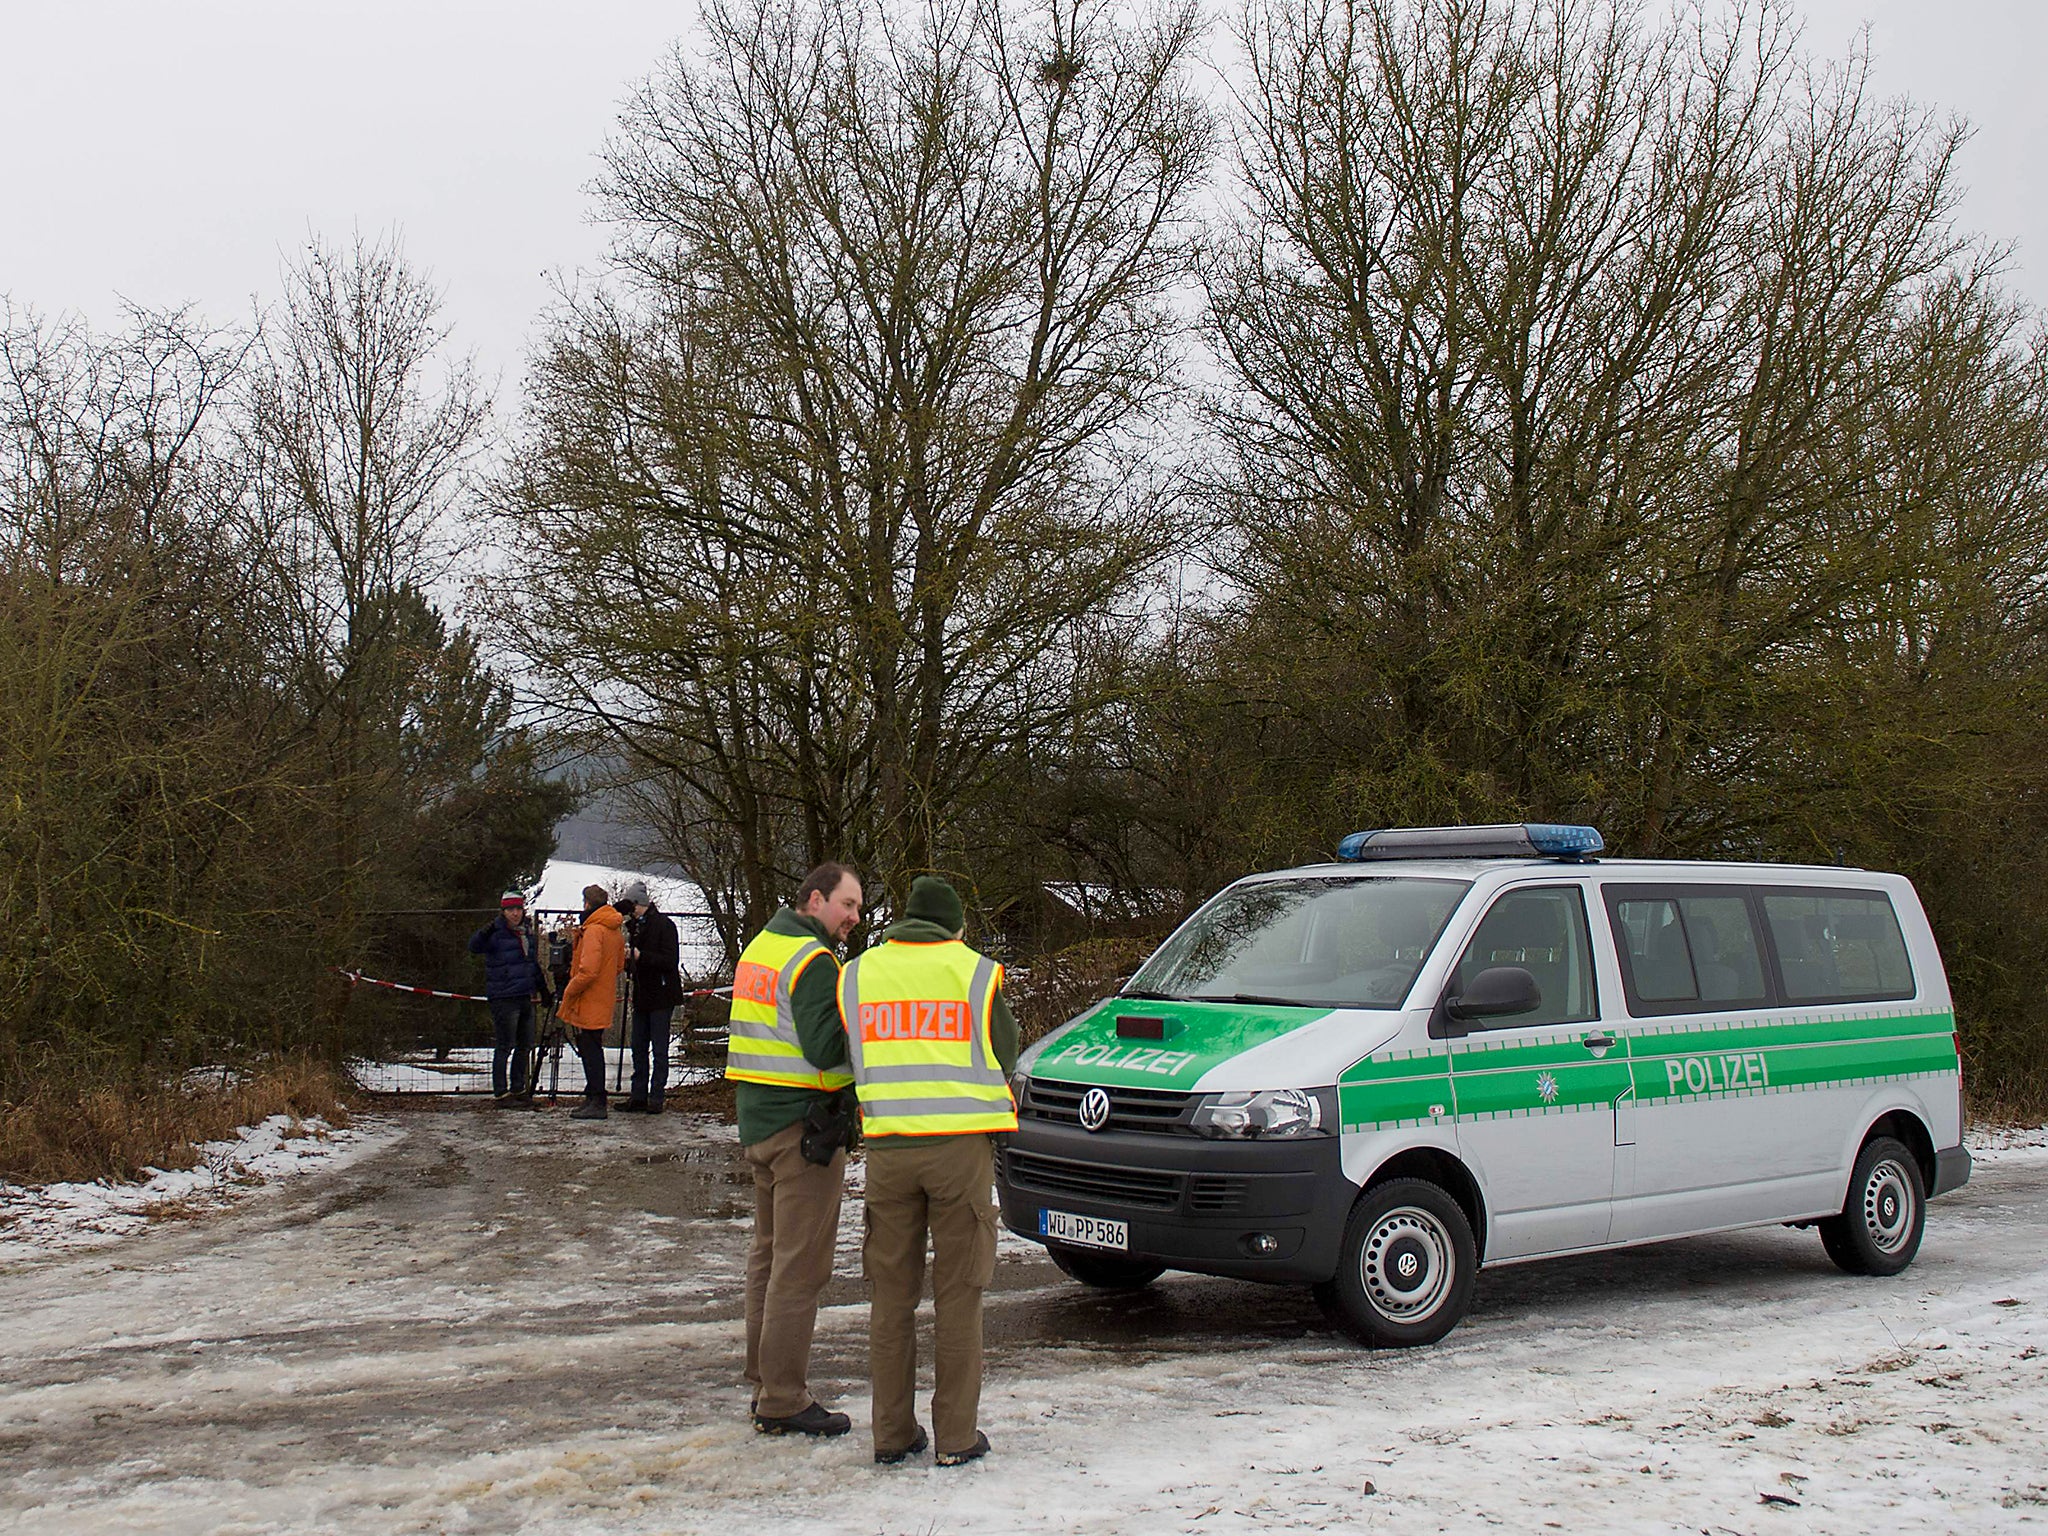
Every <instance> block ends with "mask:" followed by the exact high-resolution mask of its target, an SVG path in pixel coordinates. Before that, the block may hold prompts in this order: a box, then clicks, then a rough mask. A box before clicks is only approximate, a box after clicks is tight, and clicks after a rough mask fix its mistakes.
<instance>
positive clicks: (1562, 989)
mask: <svg viewBox="0 0 2048 1536" xmlns="http://www.w3.org/2000/svg"><path fill="white" fill-rule="evenodd" d="M1496 965H1519V966H1520V967H1522V969H1523V970H1525V971H1527V972H1528V973H1529V974H1530V975H1532V976H1534V977H1535V978H1536V985H1537V986H1538V987H1539V988H1540V989H1541V990H1542V993H1543V1005H1542V1006H1541V1007H1540V1008H1537V1009H1535V1010H1533V1011H1532V1012H1529V1013H1518V1014H1515V1015H1513V1016H1511V1017H1509V1018H1504V1019H1494V1020H1491V1021H1489V1022H1488V1023H1487V1025H1486V1026H1485V1027H1487V1028H1490V1029H1520V1028H1523V1027H1525V1026H1527V1025H1531V1024H1577V1023H1582V1022H1584V1021H1585V1020H1588V1019H1593V1018H1597V1017H1599V1013H1600V1009H1599V1005H1598V1002H1597V1000H1596V998H1595V996H1594V991H1593V947H1592V944H1591V942H1590V941H1589V939H1588V937H1587V931H1586V903H1585V900H1584V898H1583V897H1582V896H1581V895H1580V893H1579V888H1578V887H1577V886H1575V885H1546V886H1539V887H1536V888H1534V889H1526V890H1519V891H1509V892H1507V893H1506V894H1504V895H1503V896H1502V897H1501V898H1500V899H1499V900H1498V901H1496V902H1494V904H1493V905H1492V906H1491V907H1489V908H1488V909H1487V912H1486V916H1485V917H1483V918H1481V919H1480V920H1479V928H1478V931H1477V932H1475V933H1474V934H1473V935H1472V942H1471V943H1470V944H1467V945H1466V946H1465V954H1464V957H1463V958H1462V959H1460V960H1459V961H1458V983H1457V985H1458V990H1459V991H1460V992H1462V991H1464V990H1465V988H1466V987H1468V986H1469V985H1471V982H1472V978H1473V977H1475V976H1477V975H1478V974H1479V973H1480V972H1481V971H1483V970H1486V969H1488V968H1489V967H1492V966H1496Z"/></svg>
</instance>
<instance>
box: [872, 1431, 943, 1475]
mask: <svg viewBox="0 0 2048 1536" xmlns="http://www.w3.org/2000/svg"><path fill="white" fill-rule="evenodd" d="M931 1443H932V1439H931V1436H930V1435H927V1434H926V1433H925V1432H924V1426H923V1425H922V1424H920V1425H918V1426H917V1438H916V1439H914V1440H912V1441H911V1442H910V1444H908V1445H906V1446H904V1447H903V1449H902V1450H900V1451H885V1450H882V1449H880V1448H879V1447H878V1448H877V1449H876V1451H875V1464H876V1465H877V1466H883V1467H894V1466H900V1465H901V1464H902V1463H904V1462H906V1461H908V1460H909V1459H910V1458H911V1457H913V1456H915V1455H916V1454H917V1453H918V1452H919V1451H921V1450H923V1449H924V1448H925V1447H926V1446H928V1445H930V1444H931Z"/></svg>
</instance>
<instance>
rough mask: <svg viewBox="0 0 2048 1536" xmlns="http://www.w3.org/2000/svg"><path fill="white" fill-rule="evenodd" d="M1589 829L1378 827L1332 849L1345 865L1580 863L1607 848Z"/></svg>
mask: <svg viewBox="0 0 2048 1536" xmlns="http://www.w3.org/2000/svg"><path fill="white" fill-rule="evenodd" d="M1606 846H1607V845H1606V843H1605V842H1603V841H1602V839H1601V837H1600V834H1599V833H1598V832H1597V831H1595V830H1594V829H1593V828H1592V827H1575V826H1566V825H1560V824H1558V823H1555V822H1547V821H1504V822H1497V823H1495V824H1493V825H1491V826H1484V827H1382V828H1380V829H1378V830H1376V831H1366V832H1354V833H1352V834H1351V835H1350V836H1349V837H1347V838H1345V839H1344V840H1343V841H1342V842H1341V843H1339V844H1338V845H1337V857H1338V858H1340V859H1343V860H1346V861H1347V862H1362V861H1365V860H1368V859H1583V858H1585V857H1587V856H1588V855H1590V854H1595V853H1598V852H1600V850H1601V849H1602V848H1604V847H1606Z"/></svg>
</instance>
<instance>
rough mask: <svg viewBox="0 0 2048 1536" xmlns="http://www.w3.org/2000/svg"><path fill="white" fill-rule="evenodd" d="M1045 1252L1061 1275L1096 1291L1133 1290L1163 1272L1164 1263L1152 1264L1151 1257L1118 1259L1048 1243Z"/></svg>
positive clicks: (1109, 1255)
mask: <svg viewBox="0 0 2048 1536" xmlns="http://www.w3.org/2000/svg"><path fill="white" fill-rule="evenodd" d="M1045 1251H1046V1253H1047V1254H1048V1255H1049V1256H1050V1257H1051V1259H1052V1261H1053V1263H1055V1264H1057V1265H1058V1266H1059V1271H1060V1273H1061V1274H1063V1275H1065V1276H1066V1277H1067V1278H1068V1279H1069V1280H1078V1281H1080V1282H1081V1283H1082V1284H1083V1285H1092V1286H1094V1287H1095V1289H1097V1290H1098V1291H1135V1290H1138V1289H1140V1288H1141V1287H1143V1286H1147V1285H1150V1284H1151V1283H1152V1282H1153V1281H1154V1280H1157V1279H1158V1278H1159V1277H1160V1276H1161V1275H1163V1274H1165V1273H1166V1266H1165V1265H1164V1264H1155V1263H1154V1262H1153V1261H1152V1260H1150V1259H1120V1258H1118V1257H1116V1255H1114V1254H1109V1253H1082V1252H1079V1251H1078V1250H1076V1249H1073V1248H1055V1247H1052V1246H1051V1245H1049V1244H1048V1245H1047V1247H1046V1250H1045Z"/></svg>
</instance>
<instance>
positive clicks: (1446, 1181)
mask: <svg viewBox="0 0 2048 1536" xmlns="http://www.w3.org/2000/svg"><path fill="white" fill-rule="evenodd" d="M1600 848H1601V840H1600V836H1599V834H1598V833H1597V832H1595V831H1594V830H1593V829H1591V828H1590V827H1560V826H1544V825H1534V824H1530V825H1514V824H1510V825H1506V826H1492V827H1431V828H1402V829H1394V830H1388V831H1380V832H1369V833H1357V834H1354V835H1353V836H1351V837H1349V838H1346V839H1345V840H1344V844H1343V846H1342V849H1341V851H1340V859H1339V861H1338V862H1336V863H1331V864H1318V865H1312V866H1309V867H1306V868H1301V869H1291V870H1284V871H1280V872H1278V873H1273V874H1262V875H1254V876H1251V877H1250V878H1248V879H1244V880H1240V881H1238V882H1237V883H1236V884H1234V885H1231V886H1229V887H1227V888H1226V889H1225V890H1223V891H1222V892H1221V893H1220V894H1218V895H1217V896H1216V897H1215V898H1214V899H1213V900H1211V901H1210V902H1208V903H1207V904H1206V905H1205V906H1204V907H1203V908H1202V909H1201V910H1200V911H1198V912H1197V913H1195V915H1194V916H1193V917H1191V918H1189V919H1188V921H1187V922H1186V923H1184V924H1182V925H1181V927H1180V928H1179V929H1178V930H1177V931H1176V932H1175V933H1174V934H1173V935H1172V937H1170V938H1169V939H1168V940H1167V941H1166V942H1165V943H1164V944H1163V945H1161V946H1160V948H1159V950H1158V951H1157V952H1156V953H1155V954H1154V955H1153V956H1152V958H1151V959H1150V960H1148V961H1147V962H1146V963H1145V965H1144V966H1143V967H1142V968H1141V969H1140V970H1139V971H1138V973H1137V974H1136V975H1135V976H1134V977H1133V978H1132V979H1131V981H1130V983H1129V984H1128V985H1127V987H1126V988H1125V989H1124V991H1123V992H1121V993H1120V994H1119V995H1117V996H1115V997H1112V998H1110V999H1108V1000H1106V1001H1105V1002H1102V1003H1100V1004H1098V1005H1097V1006H1095V1007H1094V1008H1092V1009H1090V1010H1089V1011H1087V1012H1086V1013H1084V1014H1082V1015H1081V1016H1080V1017H1079V1018H1077V1019H1075V1020H1073V1021H1072V1022H1071V1023H1069V1024H1067V1025H1065V1026H1063V1027H1062V1028H1060V1029H1059V1030H1057V1031H1055V1032H1054V1033H1052V1034H1051V1035H1049V1036H1047V1037H1046V1038H1045V1039H1044V1040H1042V1041H1040V1042H1039V1043H1038V1044H1036V1045H1035V1046H1033V1047H1032V1048H1031V1049H1030V1050H1029V1051H1027V1052H1026V1053H1025V1056H1024V1059H1023V1061H1022V1062H1021V1063H1020V1064H1019V1067H1018V1072H1017V1078H1016V1081H1015V1083H1014V1085H1013V1086H1014V1088H1015V1090H1016V1094H1017V1103H1018V1110H1019V1118H1018V1130H1017V1132H1016V1134H1015V1136H1014V1137H1013V1138H1012V1139H1011V1140H1010V1142H1009V1144H1008V1145H1007V1146H1006V1147H1004V1148H1003V1149H1002V1152H1001V1156H1000V1159H999V1162H998V1168H997V1174H998V1182H999V1187H1000V1191H1001V1195H1002V1206H1003V1217H1004V1220H1005V1222H1006V1223H1007V1224H1008V1225H1009V1227H1010V1228H1011V1230H1013V1231H1015V1232H1018V1233H1020V1234H1022V1235H1024V1236H1026V1237H1029V1238H1033V1239H1035V1240H1037V1241H1039V1242H1042V1243H1044V1244H1045V1245H1046V1247H1047V1248H1048V1249H1049V1250H1050V1253H1051V1256H1052V1258H1053V1260H1054V1262H1055V1263H1057V1264H1058V1265H1059V1266H1060V1267H1061V1268H1062V1269H1063V1270H1065V1271H1066V1273H1068V1274H1069V1275H1071V1276H1072V1277H1073V1278H1075V1279H1077V1280H1080V1281H1083V1282H1085V1283H1087V1284H1091V1285H1099V1286H1108V1287H1119V1286H1133V1285H1142V1284H1145V1283H1147V1282H1148V1281H1150V1280H1151V1279H1153V1278H1154V1277H1155V1276H1157V1275H1158V1274H1160V1273H1161V1272H1162V1271H1163V1270H1166V1269H1184V1270H1194V1271H1198V1272H1201V1273H1205V1274H1216V1275H1232V1276H1237V1277H1240V1278H1245V1279H1255V1280H1272V1281H1277V1282H1284V1283H1295V1284H1299V1283H1304V1282H1306V1283H1308V1284H1311V1285H1313V1286H1314V1287H1315V1289H1316V1294H1317V1296H1318V1298H1319V1299H1320V1300H1321V1301H1322V1303H1323V1305H1324V1307H1325V1308H1326V1310H1327V1311H1328V1312H1329V1313H1330V1314H1331V1316H1332V1317H1333V1319H1334V1320H1335V1321H1337V1322H1338V1323H1339V1324H1340V1325H1341V1326H1343V1327H1344V1328H1346V1329H1347V1330H1348V1331H1349V1332H1350V1333H1352V1334H1353V1335H1354V1336H1355V1337H1357V1338H1358V1339H1360V1340H1362V1341H1364V1342H1367V1343H1371V1344H1387V1345H1400V1344H1425V1343H1430V1342H1432V1341H1434V1340H1436V1339H1439V1338H1441V1337H1442V1336H1443V1335H1444V1334H1445V1333H1447V1332H1448V1331H1449V1330H1450V1329H1451V1327H1452V1326H1453V1325H1454V1324H1455V1323H1456V1322H1457V1320H1458V1318H1459V1317H1460V1316H1461V1315H1462V1313H1463V1312H1464V1310H1465V1308H1466V1306H1467V1304H1468V1302H1469V1299H1470V1297H1471V1292H1472V1282H1473V1277H1474V1274H1475V1273H1476V1271H1477V1269H1478V1268H1479V1266H1480V1265H1482V1264H1486V1265H1492V1264H1513V1263H1519V1262H1521V1261H1523V1260H1525V1259H1537V1258H1546V1257H1549V1256H1551V1255H1555V1254H1569V1253H1585V1252H1589V1251H1591V1250H1595V1249H1601V1248H1617V1247H1624V1246H1627V1245H1629V1244H1633V1243H1645V1242H1655V1241H1658V1240H1660V1239H1663V1238H1671V1237H1684V1236H1689V1235H1693V1234H1697V1233H1704V1232H1719V1231H1725V1230H1728V1229H1730V1228H1734V1227H1745V1226H1756V1225H1762V1224H1765V1223H1780V1222H1783V1223H1791V1224H1795V1225H1802V1226H1803V1225H1808V1224H1812V1225H1816V1226H1818V1227H1819V1229H1820V1235H1821V1240H1822V1242H1823V1243H1824V1244H1825V1245H1826V1248H1827V1251H1828V1253H1829V1255H1830V1256H1831V1257H1832V1258H1833V1259H1834V1260H1835V1262H1836V1263H1837V1264H1838V1265H1840V1266H1841V1267H1842V1268H1843V1269H1845V1270H1848V1271H1850V1272H1851V1273H1854V1274H1893V1273H1896V1272H1897V1271H1899V1270H1901V1269H1903V1268H1905V1266H1906V1265H1907V1264H1908V1263H1910V1262H1911V1261H1912V1258H1913V1255H1914V1253H1915V1251H1916V1250H1917V1249H1918V1247H1919V1244H1920V1233H1921V1227H1922V1222H1923V1219H1924V1216H1925V1202H1926V1199H1927V1197H1928V1196H1930V1195H1938V1194H1942V1193H1944V1192H1946V1191H1948V1190H1952V1189H1955V1188H1957V1187H1958V1186H1960V1185H1961V1184H1962V1183H1964V1182H1965V1180H1967V1179H1968V1178H1969V1173H1970V1159H1969V1154H1968V1153H1967V1152H1965V1151H1964V1149H1963V1146H1962V1139H1963V1136H1962V1082H1961V1073H1960V1067H1959V1063H1958V1058H1957V1052H1956V1039H1955V1016H1954V1012H1953V1008H1952V1005H1951V1003H1950V1000H1949V991H1948V982H1947V979H1946V977H1945V976H1944V975H1943V973H1942V967H1941V957H1940V954H1939V953H1938V951H1937V950H1936V948H1935V943H1934V936H1933V934H1932V933H1931V932H1930V931H1929V929H1928V925H1927V917H1926V914H1925V913H1924V912H1923V911H1922V910H1921V906H1920V902H1919V898H1918V897H1917V896H1915V894H1914V892H1913V887H1912V885H1911V883H1910V882H1908V881H1907V880H1906V879H1905V878H1904V877H1902V876H1899V875H1883V874H1873V873H1870V872H1869V871H1866V870H1860V869H1844V868H1802V867H1796V866H1787V865H1776V864H1720V863H1689V862H1671V861H1658V862H1638V861H1633V860H1606V859H1599V858H1596V857H1594V855H1596V854H1597V853H1598V852H1599V851H1600Z"/></svg>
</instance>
